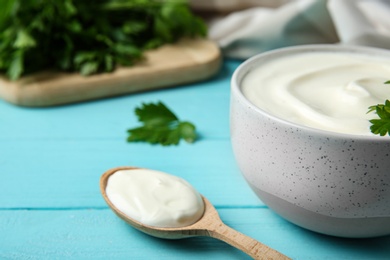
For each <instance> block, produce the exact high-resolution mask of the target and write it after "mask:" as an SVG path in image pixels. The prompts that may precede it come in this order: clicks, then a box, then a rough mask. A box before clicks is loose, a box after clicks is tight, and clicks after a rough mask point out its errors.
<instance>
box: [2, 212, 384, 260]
mask: <svg viewBox="0 0 390 260" xmlns="http://www.w3.org/2000/svg"><path fill="white" fill-rule="evenodd" d="M218 212H219V214H220V216H221V219H222V220H223V221H224V222H225V223H226V224H227V225H229V226H231V227H232V228H234V229H236V230H238V231H240V232H241V233H244V234H246V235H248V236H251V237H252V238H255V239H257V240H259V241H261V242H262V243H264V244H267V245H268V246H270V247H273V248H275V249H277V250H279V251H281V252H283V253H284V254H286V255H288V256H290V257H292V258H293V259H389V258H390V251H389V250H388V249H389V246H390V237H383V238H377V239H362V240H359V239H356V240H351V239H340V238H335V237H330V236H322V235H318V234H315V233H313V232H310V231H306V230H304V229H301V228H299V227H297V226H295V225H292V224H290V223H288V222H286V221H284V220H283V219H281V218H279V217H278V216H276V215H275V214H273V213H272V212H270V211H269V210H268V209H218ZM0 233H1V236H0V259H63V258H66V259H157V258H158V259H206V258H207V259H209V258H212V259H249V258H248V257H247V256H246V255H244V254H242V253H241V252H240V251H239V250H237V249H234V248H232V247H230V246H228V245H226V244H224V243H222V242H220V241H217V240H213V239H210V238H202V237H198V238H188V239H183V240H162V239H158V238H153V237H150V236H147V235H145V234H143V233H141V232H139V231H137V230H135V229H133V228H131V227H130V226H128V225H127V224H126V223H125V222H124V221H122V220H120V219H119V218H118V217H116V216H115V215H114V214H113V213H112V212H111V211H110V210H108V209H104V210H94V209H89V210H88V209H86V210H62V211H55V210H54V211H52V210H31V211H24V210H20V211H0Z"/></svg>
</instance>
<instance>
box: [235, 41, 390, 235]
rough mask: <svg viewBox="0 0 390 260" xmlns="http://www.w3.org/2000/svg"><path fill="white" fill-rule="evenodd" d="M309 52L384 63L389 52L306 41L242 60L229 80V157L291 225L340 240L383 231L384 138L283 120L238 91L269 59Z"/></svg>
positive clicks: (387, 159) (389, 152) (386, 191)
mask: <svg viewBox="0 0 390 260" xmlns="http://www.w3.org/2000/svg"><path fill="white" fill-rule="evenodd" d="M317 51H321V52H322V51H329V52H363V53H367V54H369V55H379V56H381V57H384V56H385V57H388V58H389V60H390V52H389V51H385V50H379V49H374V48H365V47H345V46H344V47H343V46H335V45H307V46H299V47H290V48H283V49H278V50H275V51H271V52H267V53H263V54H260V55H257V56H255V57H253V58H251V59H249V60H247V61H245V62H244V63H243V64H241V65H240V66H239V67H238V68H237V70H236V71H235V72H234V75H233V77H232V83H231V84H232V86H231V108H230V109H231V110H230V120H231V140H232V146H233V151H234V155H235V158H236V160H237V163H238V165H239V168H240V170H241V172H242V174H243V176H244V177H245V179H246V181H247V182H248V183H249V185H250V187H251V188H252V189H253V191H254V192H255V193H256V194H257V195H258V197H259V198H260V199H261V200H262V201H263V202H264V203H265V204H267V205H268V206H269V207H270V208H271V209H273V210H274V211H275V212H276V213H278V214H279V215H281V216H282V217H284V218H285V219H287V220H289V221H291V222H292V223H295V224H297V225H299V226H301V227H304V228H307V229H309V230H312V231H316V232H319V233H323V234H328V235H334V236H341V237H375V236H383V235H389V234H390V138H388V137H380V136H374V135H373V136H357V135H349V134H339V133H333V132H328V131H322V130H317V129H313V128H309V127H305V126H301V125H297V124H294V123H290V122H288V121H285V120H283V119H280V118H277V117H275V116H272V115H271V114H269V113H267V112H265V111H263V110H262V109H260V108H258V107H256V106H255V105H253V104H252V103H251V102H249V101H248V100H247V99H246V97H245V96H244V95H243V93H242V91H241V88H240V85H241V82H242V80H243V78H244V77H245V75H246V74H247V73H248V72H249V71H250V70H251V69H253V68H256V67H258V66H259V65H261V64H266V62H267V61H269V60H272V59H274V58H277V57H281V56H285V55H290V54H296V53H302V52H317ZM389 77H390V75H389ZM384 98H386V97H384ZM387 98H390V97H387Z"/></svg>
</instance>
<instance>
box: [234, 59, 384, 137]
mask: <svg viewBox="0 0 390 260" xmlns="http://www.w3.org/2000/svg"><path fill="white" fill-rule="evenodd" d="M387 80H390V60H389V59H385V58H381V57H374V56H368V55H365V54H358V53H352V52H326V51H324V52H308V53H301V54H291V55H287V56H285V57H281V58H276V59H273V60H271V61H267V62H265V63H264V64H262V65H260V66H259V67H256V68H255V69H252V70H251V71H250V72H249V73H248V74H247V75H246V76H245V77H244V79H243V82H242V85H241V86H242V91H243V94H244V96H246V97H247V99H248V100H249V101H250V102H252V103H253V104H254V105H256V106H257V107H259V108H261V109H263V110H265V111H267V112H268V113H270V114H272V115H274V116H276V117H279V118H282V119H285V120H288V121H291V122H294V123H297V124H301V125H305V126H309V127H313V128H318V129H323V130H327V131H333V132H339V133H348V134H358V135H371V132H370V122H369V121H368V120H370V119H373V118H378V117H377V115H376V114H375V113H369V114H367V111H368V107H369V106H372V105H377V104H383V103H384V101H385V100H386V99H389V98H390V85H388V84H384V82H386V81H387Z"/></svg>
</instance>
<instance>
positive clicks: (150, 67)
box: [0, 39, 221, 107]
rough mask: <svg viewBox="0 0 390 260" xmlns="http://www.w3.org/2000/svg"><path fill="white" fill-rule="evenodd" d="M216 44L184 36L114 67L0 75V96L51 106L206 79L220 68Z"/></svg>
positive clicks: (8, 99)
mask: <svg viewBox="0 0 390 260" xmlns="http://www.w3.org/2000/svg"><path fill="white" fill-rule="evenodd" d="M220 65H221V54H220V50H219V48H218V46H217V45H216V44H215V43H214V42H212V41H210V40H207V39H183V40H181V41H179V42H178V43H175V44H167V45H164V46H162V47H160V48H158V49H155V50H151V51H148V52H147V53H146V54H145V59H144V61H142V62H140V63H138V64H137V65H135V66H133V67H130V68H118V69H117V70H115V71H114V72H113V73H102V74H97V75H93V76H89V77H83V76H81V75H79V74H77V73H61V72H40V73H36V74H33V75H28V76H25V77H23V78H21V79H20V80H17V81H15V82H12V81H9V80H7V79H6V78H5V77H1V78H0V97H1V98H3V99H5V100H7V101H9V102H11V103H14V104H17V105H21V106H32V107H35V106H52V105H59V104H67V103H73V102H80V101H85V100H91V99H98V98H104V97H111V96H117V95H123V94H129V93H134V92H139V91H145V90H151V89H157V88H166V87H172V86H175V85H179V84H185V83H189V82H194V81H200V80H204V79H207V78H209V77H211V76H212V75H214V74H215V73H217V72H218V71H219V68H220Z"/></svg>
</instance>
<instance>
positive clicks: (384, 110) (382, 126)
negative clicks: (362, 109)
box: [367, 80, 390, 136]
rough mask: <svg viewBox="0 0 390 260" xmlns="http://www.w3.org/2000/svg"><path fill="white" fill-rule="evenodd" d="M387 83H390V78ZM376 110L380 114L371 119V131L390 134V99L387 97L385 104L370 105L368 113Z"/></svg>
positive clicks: (381, 134) (378, 133) (383, 134)
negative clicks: (376, 117) (377, 117)
mask: <svg viewBox="0 0 390 260" xmlns="http://www.w3.org/2000/svg"><path fill="white" fill-rule="evenodd" d="M385 84H390V80H389V81H386V82H385ZM374 111H375V112H376V114H377V115H378V116H379V119H371V120H369V121H370V123H371V126H370V130H371V132H372V133H373V134H376V135H380V136H385V135H386V134H388V135H390V101H389V100H388V99H386V101H385V102H384V104H377V105H374V106H370V107H369V108H368V112H367V113H370V112H374Z"/></svg>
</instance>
